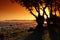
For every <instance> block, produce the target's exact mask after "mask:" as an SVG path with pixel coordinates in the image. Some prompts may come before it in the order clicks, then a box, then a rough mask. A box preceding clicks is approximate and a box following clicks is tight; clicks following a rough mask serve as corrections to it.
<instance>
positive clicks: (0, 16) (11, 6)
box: [0, 0, 59, 20]
mask: <svg viewBox="0 0 60 40" xmlns="http://www.w3.org/2000/svg"><path fill="white" fill-rule="evenodd" d="M58 15H59V14H58ZM0 20H35V18H34V16H32V15H31V14H30V13H29V11H28V10H27V9H26V8H25V7H22V6H20V5H18V4H17V3H11V1H10V0H0Z"/></svg>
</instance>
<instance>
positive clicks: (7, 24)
mask: <svg viewBox="0 0 60 40" xmlns="http://www.w3.org/2000/svg"><path fill="white" fill-rule="evenodd" d="M36 25H37V23H36V21H2V22H0V29H1V28H4V29H6V28H7V29H12V28H20V29H23V28H25V29H29V27H36Z"/></svg>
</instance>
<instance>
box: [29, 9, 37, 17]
mask: <svg viewBox="0 0 60 40" xmlns="http://www.w3.org/2000/svg"><path fill="white" fill-rule="evenodd" d="M29 11H30V13H31V14H32V15H33V16H34V17H35V18H37V16H36V15H34V14H33V12H32V10H31V9H29Z"/></svg>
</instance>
